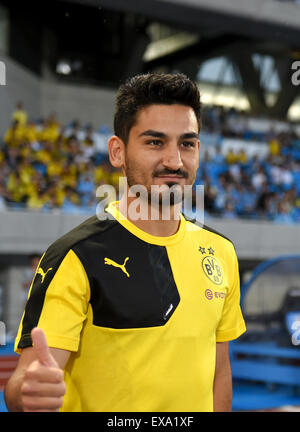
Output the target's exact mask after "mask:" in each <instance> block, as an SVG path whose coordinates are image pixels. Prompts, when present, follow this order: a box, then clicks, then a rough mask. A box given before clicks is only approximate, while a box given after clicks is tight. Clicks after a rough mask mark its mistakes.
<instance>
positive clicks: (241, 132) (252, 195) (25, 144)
mask: <svg viewBox="0 0 300 432" xmlns="http://www.w3.org/2000/svg"><path fill="white" fill-rule="evenodd" d="M110 133H111V132H110V131H109V129H108V128H107V127H105V126H101V127H100V128H99V130H98V131H95V130H94V129H93V127H92V126H91V125H90V124H87V125H80V123H79V122H78V121H73V122H71V123H70V124H69V125H66V126H65V125H61V124H60V123H59V122H58V121H57V119H56V118H55V115H53V114H51V115H49V117H48V118H45V119H38V120H36V121H32V120H27V115H26V113H25V112H24V111H23V108H22V104H21V103H19V104H18V109H17V110H16V112H15V113H14V114H13V119H12V124H11V125H10V127H8V128H7V131H6V133H5V135H4V137H3V141H2V144H1V147H0V172H1V174H0V209H6V208H9V209H14V210H18V209H29V210H35V209H38V210H42V211H45V212H47V211H50V210H52V209H60V210H61V211H63V212H81V211H84V212H89V211H93V210H94V208H95V206H96V194H95V190H96V187H97V186H99V185H101V184H112V185H113V186H115V188H116V190H118V185H119V176H120V175H121V173H120V172H118V171H116V170H115V169H113V168H112V167H111V165H110V163H109V161H108V155H107V148H106V143H107V138H108V136H109V134H110ZM200 139H201V142H202V152H201V160H200V165H199V170H198V175H197V180H196V184H205V209H206V212H207V213H208V214H211V215H214V216H220V217H222V218H228V219H232V218H237V217H238V218H247V219H254V220H261V219H263V220H272V221H274V222H278V223H291V224H292V223H298V222H299V221H300V130H299V128H297V126H296V125H293V124H290V123H288V122H280V121H274V120H272V121H271V120H268V119H265V118H257V119H256V118H252V117H250V116H248V114H247V113H245V112H238V111H236V110H235V109H226V108H224V107H220V106H212V107H210V106H205V109H204V120H203V129H202V131H201V133H200Z"/></svg>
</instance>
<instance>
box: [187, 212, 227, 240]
mask: <svg viewBox="0 0 300 432" xmlns="http://www.w3.org/2000/svg"><path fill="white" fill-rule="evenodd" d="M184 218H185V220H186V221H187V223H188V224H191V225H192V226H193V227H194V228H195V230H196V231H200V230H204V231H205V232H206V233H207V234H208V235H211V236H212V237H216V238H218V240H220V241H222V240H224V241H225V242H226V243H227V242H229V243H230V244H231V245H232V246H233V247H234V244H233V242H232V240H230V238H228V237H227V236H225V235H224V234H222V233H220V232H219V231H217V230H215V229H214V228H212V227H210V226H208V225H205V224H202V223H200V222H198V221H197V220H196V219H191V218H189V217H187V216H186V215H184Z"/></svg>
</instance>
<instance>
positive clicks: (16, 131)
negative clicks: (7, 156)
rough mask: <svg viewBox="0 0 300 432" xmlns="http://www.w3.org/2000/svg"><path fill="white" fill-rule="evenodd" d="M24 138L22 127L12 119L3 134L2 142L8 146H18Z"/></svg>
mask: <svg viewBox="0 0 300 432" xmlns="http://www.w3.org/2000/svg"><path fill="white" fill-rule="evenodd" d="M23 139H24V127H23V126H22V125H20V124H19V121H18V120H14V121H13V122H12V125H11V126H10V127H9V128H8V130H7V131H6V133H5V135H4V142H5V144H7V145H8V146H9V147H19V146H20V144H21V143H22V141H23Z"/></svg>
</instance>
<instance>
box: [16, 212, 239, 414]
mask: <svg viewBox="0 0 300 432" xmlns="http://www.w3.org/2000/svg"><path fill="white" fill-rule="evenodd" d="M106 212H107V216H108V217H107V218H106V219H104V220H99V218H98V217H97V216H94V217H92V218H90V219H88V220H87V221H86V222H84V223H83V224H81V225H80V226H79V227H77V228H76V229H74V230H72V231H71V232H70V233H68V234H66V235H65V236H63V237H62V238H61V239H59V240H58V241H56V242H55V243H53V244H52V245H51V246H50V247H49V249H48V250H47V251H46V252H45V254H44V255H43V257H42V259H41V262H40V264H39V267H38V269H37V272H36V275H35V278H34V280H33V283H32V286H31V289H30V294H29V298H28V301H27V305H26V308H25V311H24V314H23V317H22V321H21V324H20V327H19V331H18V335H17V338H16V342H15V350H16V352H20V350H22V349H23V348H26V347H28V346H31V344H32V341H31V337H30V332H31V329H32V328H33V327H35V326H38V327H41V328H42V329H43V330H44V331H45V333H46V336H47V340H48V344H49V346H51V347H55V348H60V349H64V350H69V351H71V352H72V353H71V356H70V359H69V361H68V363H67V366H66V368H65V382H66V386H67V391H66V395H65V397H64V405H63V407H62V411H85V412H87V411H115V412H118V411H119V412H120V411H134V412H138V411H146V412H162V411H165V412H166V411H169V412H170V411H173V412H176V411H178V412H184V411H190V412H192V411H194V412H195V411H212V410H213V380H214V372H215V358H216V342H223V341H228V340H232V339H235V338H237V337H238V336H239V335H241V334H242V333H243V332H244V331H245V324H244V320H243V317H242V314H241V310H240V304H239V299H240V292H239V273H238V263H237V257H236V253H235V250H234V246H233V244H232V243H231V242H230V241H229V240H228V239H226V238H225V237H223V236H222V235H220V234H218V233H216V232H214V231H213V230H211V229H209V228H208V227H205V226H204V227H200V226H197V225H196V224H195V223H192V222H191V221H188V220H186V219H185V218H184V217H183V216H181V222H180V227H179V230H178V231H177V233H176V234H174V235H172V236H170V237H157V236H153V235H150V234H147V233H145V232H144V231H142V230H140V229H139V228H137V227H136V226H135V225H134V224H133V223H131V222H130V221H129V220H127V219H125V218H124V217H120V214H119V212H118V210H117V209H116V206H115V204H111V205H110V206H109V207H108V208H107V210H106Z"/></svg>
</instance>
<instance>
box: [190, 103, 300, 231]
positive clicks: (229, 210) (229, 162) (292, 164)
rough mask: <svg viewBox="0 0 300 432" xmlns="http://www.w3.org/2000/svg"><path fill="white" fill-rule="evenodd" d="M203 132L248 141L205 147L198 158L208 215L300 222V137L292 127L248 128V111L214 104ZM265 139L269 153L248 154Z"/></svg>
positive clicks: (206, 115)
mask: <svg viewBox="0 0 300 432" xmlns="http://www.w3.org/2000/svg"><path fill="white" fill-rule="evenodd" d="M203 128H204V130H206V132H208V133H211V134H219V136H221V137H223V138H234V139H238V140H242V141H243V142H244V143H245V147H244V149H239V151H234V150H233V149H230V148H229V149H228V151H227V152H226V153H224V151H223V152H222V139H221V140H219V142H218V143H217V144H216V152H215V153H214V154H213V156H210V155H209V153H208V152H207V151H206V152H205V155H204V158H203V160H202V161H201V162H200V166H199V171H198V178H197V183H203V184H204V185H205V209H206V211H207V213H210V214H214V215H219V216H222V217H223V218H237V217H239V218H251V219H267V220H273V221H276V222H281V223H295V222H296V223H297V222H300V139H299V137H298V135H297V134H296V133H295V130H294V129H293V127H292V125H291V127H289V126H288V127H287V128H285V129H286V130H284V131H280V132H275V131H274V130H273V129H272V128H270V129H268V130H266V131H265V132H261V131H255V130H253V129H250V128H249V118H248V115H247V113H245V112H237V111H236V110H235V109H229V110H226V109H224V108H222V107H210V108H208V109H207V110H206V112H205V116H204V125H203ZM252 142H255V143H259V142H260V143H267V146H268V152H267V154H266V155H265V157H259V156H258V155H256V154H254V155H253V156H251V157H250V156H248V155H247V152H246V148H247V146H248V147H250V146H251V143H252Z"/></svg>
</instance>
